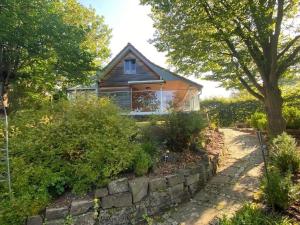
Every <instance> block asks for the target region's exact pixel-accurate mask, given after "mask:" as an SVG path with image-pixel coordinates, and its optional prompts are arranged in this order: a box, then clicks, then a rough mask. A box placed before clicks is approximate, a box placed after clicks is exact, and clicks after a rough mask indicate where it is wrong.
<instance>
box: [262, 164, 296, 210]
mask: <svg viewBox="0 0 300 225" xmlns="http://www.w3.org/2000/svg"><path fill="white" fill-rule="evenodd" d="M261 189H262V192H263V198H264V199H265V200H266V202H267V204H268V205H270V206H271V207H272V208H273V209H277V210H284V209H286V208H287V207H288V206H289V205H290V204H291V203H292V202H293V201H294V200H295V199H297V195H299V193H298V194H297V192H298V191H297V189H298V188H297V186H293V183H292V180H291V174H286V175H284V176H283V175H282V174H281V173H280V171H279V170H278V169H277V168H275V167H273V168H271V170H270V171H269V176H268V179H267V177H264V179H263V181H262V186H261Z"/></svg>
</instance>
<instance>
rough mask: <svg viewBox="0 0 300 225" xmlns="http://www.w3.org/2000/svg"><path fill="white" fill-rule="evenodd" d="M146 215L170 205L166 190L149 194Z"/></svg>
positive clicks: (155, 212) (167, 207)
mask: <svg viewBox="0 0 300 225" xmlns="http://www.w3.org/2000/svg"><path fill="white" fill-rule="evenodd" d="M149 202H150V203H149V207H148V215H149V216H152V215H156V214H159V213H161V212H162V211H165V210H166V209H169V208H170V207H171V205H172V201H171V197H170V195H169V194H168V193H167V192H162V191H160V192H153V193H150V196H149Z"/></svg>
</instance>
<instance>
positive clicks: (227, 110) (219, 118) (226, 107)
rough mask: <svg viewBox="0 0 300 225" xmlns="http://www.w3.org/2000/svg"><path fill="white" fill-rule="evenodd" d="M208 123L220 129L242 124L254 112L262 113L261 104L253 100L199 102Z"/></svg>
mask: <svg viewBox="0 0 300 225" xmlns="http://www.w3.org/2000/svg"><path fill="white" fill-rule="evenodd" d="M201 106H202V108H203V109H204V111H207V113H208V115H209V118H210V122H211V123H214V124H218V125H219V126H221V127H226V126H232V125H235V124H236V123H244V122H246V120H247V118H249V117H250V116H251V115H252V114H253V113H255V112H256V111H259V112H263V107H262V104H261V103H260V102H259V101H257V100H255V99H240V98H212V99H206V100H203V101H202V102H201Z"/></svg>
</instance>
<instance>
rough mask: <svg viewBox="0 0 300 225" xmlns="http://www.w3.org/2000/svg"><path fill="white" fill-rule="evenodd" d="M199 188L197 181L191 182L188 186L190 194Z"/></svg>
mask: <svg viewBox="0 0 300 225" xmlns="http://www.w3.org/2000/svg"><path fill="white" fill-rule="evenodd" d="M199 189H200V186H199V183H193V184H190V185H189V186H188V190H189V193H190V195H192V196H193V195H195V194H196V192H197V191H198V190H199Z"/></svg>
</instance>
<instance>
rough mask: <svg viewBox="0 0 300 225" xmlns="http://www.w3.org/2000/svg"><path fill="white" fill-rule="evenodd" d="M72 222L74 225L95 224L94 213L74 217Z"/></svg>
mask: <svg viewBox="0 0 300 225" xmlns="http://www.w3.org/2000/svg"><path fill="white" fill-rule="evenodd" d="M73 221H74V225H94V224H95V219H94V213H93V212H89V213H86V214H82V215H79V216H74V218H73Z"/></svg>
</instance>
